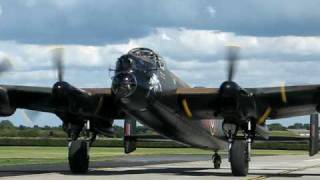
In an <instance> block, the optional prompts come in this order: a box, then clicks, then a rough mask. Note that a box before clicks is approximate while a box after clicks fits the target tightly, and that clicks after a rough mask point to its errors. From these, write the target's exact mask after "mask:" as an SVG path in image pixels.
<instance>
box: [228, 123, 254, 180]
mask: <svg viewBox="0 0 320 180" xmlns="http://www.w3.org/2000/svg"><path fill="white" fill-rule="evenodd" d="M226 127H228V126H226ZM241 129H242V130H243V134H244V138H239V137H237V133H238V127H236V128H234V127H233V128H232V129H226V128H225V129H224V131H225V134H226V136H227V138H228V143H229V162H230V164H231V171H232V174H233V175H234V176H246V175H247V174H248V170H249V162H250V154H251V144H252V139H253V138H254V135H255V134H254V132H255V128H254V127H253V126H252V122H251V120H249V121H248V122H247V123H246V124H245V126H242V127H241Z"/></svg>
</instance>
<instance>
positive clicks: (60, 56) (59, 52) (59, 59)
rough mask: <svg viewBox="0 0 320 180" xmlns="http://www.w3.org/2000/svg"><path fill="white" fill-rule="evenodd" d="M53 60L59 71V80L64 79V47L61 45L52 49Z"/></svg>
mask: <svg viewBox="0 0 320 180" xmlns="http://www.w3.org/2000/svg"><path fill="white" fill-rule="evenodd" d="M52 61H53V63H54V67H55V70H56V71H57V75H58V81H63V77H64V48H62V47H59V48H55V49H53V50H52Z"/></svg>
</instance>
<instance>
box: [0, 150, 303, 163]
mask: <svg viewBox="0 0 320 180" xmlns="http://www.w3.org/2000/svg"><path fill="white" fill-rule="evenodd" d="M166 154H168V155H169V154H208V155H210V154H212V152H211V151H208V150H200V149H193V148H139V149H137V151H135V152H134V153H132V154H130V155H125V154H124V153H123V148H108V147H105V148H102V147H93V148H91V151H90V158H91V160H92V161H108V160H111V159H114V158H117V157H121V156H141V155H166ZM221 154H226V152H221ZM253 154H255V155H283V154H290V155H301V154H307V152H306V151H285V150H254V151H253ZM67 156H68V154H67V148H66V147H21V146H0V166H11V165H29V164H52V163H66V162H67Z"/></svg>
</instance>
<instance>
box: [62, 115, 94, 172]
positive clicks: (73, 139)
mask: <svg viewBox="0 0 320 180" xmlns="http://www.w3.org/2000/svg"><path fill="white" fill-rule="evenodd" d="M70 126H71V128H70V136H69V137H70V141H69V145H68V146H69V148H68V150H69V153H68V160H69V167H70V170H71V172H72V173H74V174H85V173H87V172H88V169H89V159H90V157H89V150H90V146H91V145H92V143H93V142H94V141H95V138H96V134H91V133H90V132H89V129H90V121H87V122H86V123H85V124H84V126H83V128H82V130H80V131H79V127H74V128H73V127H72V126H75V125H70ZM81 131H83V132H84V134H85V138H84V139H81V140H80V139H78V137H79V136H80V133H81Z"/></svg>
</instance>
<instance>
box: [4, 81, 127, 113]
mask: <svg viewBox="0 0 320 180" xmlns="http://www.w3.org/2000/svg"><path fill="white" fill-rule="evenodd" d="M0 90H1V91H0V95H1V99H0V101H2V102H1V106H2V107H5V106H6V105H9V106H10V108H12V109H16V108H21V109H29V110H34V111H41V112H51V113H55V114H65V113H67V114H71V115H75V116H78V117H83V118H93V119H103V118H105V117H108V118H121V115H120V113H119V114H118V110H117V109H116V105H115V104H114V100H113V96H112V93H111V90H110V89H108V88H84V89H81V90H80V89H79V92H78V91H75V92H74V93H72V92H71V93H69V94H67V96H66V97H65V98H63V99H59V100H58V99H57V97H55V96H54V94H53V88H47V87H31V86H10V85H9V86H8V85H0ZM6 101H8V102H7V103H6ZM10 108H9V109H10ZM105 113H109V114H108V115H107V116H106V115H105ZM0 114H1V113H0ZM2 115H6V113H5V114H2Z"/></svg>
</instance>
